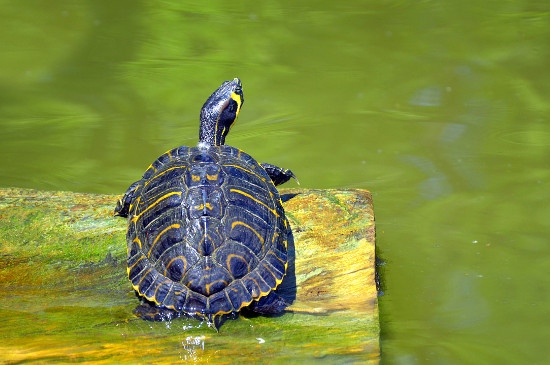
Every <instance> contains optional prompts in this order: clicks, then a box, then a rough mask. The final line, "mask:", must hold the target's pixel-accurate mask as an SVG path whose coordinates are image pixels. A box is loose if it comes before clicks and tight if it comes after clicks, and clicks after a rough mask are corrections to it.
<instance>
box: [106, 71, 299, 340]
mask: <svg viewBox="0 0 550 365" xmlns="http://www.w3.org/2000/svg"><path fill="white" fill-rule="evenodd" d="M243 102H244V94H243V88H242V83H241V81H240V80H239V79H238V78H235V79H233V80H231V81H225V82H224V83H222V85H221V86H220V87H219V88H218V89H217V90H216V91H215V92H214V93H213V94H212V95H211V96H210V97H209V98H208V99H207V100H206V102H205V103H204V105H203V107H202V109H201V112H200V128H199V142H198V144H197V145H196V146H195V147H187V146H180V147H177V148H174V149H171V150H169V151H168V152H166V153H164V154H163V155H161V156H160V157H159V158H158V159H157V160H156V161H154V162H153V163H152V164H151V165H150V166H149V168H148V169H147V170H146V171H145V173H144V174H143V177H142V178H141V179H140V180H138V181H136V182H135V183H133V184H131V185H130V187H129V188H128V190H127V191H126V193H125V194H124V196H123V197H122V198H121V199H120V200H119V201H118V202H117V205H116V208H115V210H114V215H116V216H121V217H126V218H127V222H128V223H127V234H126V240H127V256H128V257H127V273H128V279H129V280H130V282H131V284H132V287H133V289H134V291H135V293H136V295H137V296H138V297H139V298H140V299H141V302H142V304H140V305H138V307H137V308H136V309H135V310H134V313H135V314H136V315H137V316H138V317H141V318H142V319H146V320H152V321H162V320H170V319H172V318H175V317H177V316H181V315H186V316H191V317H196V318H198V319H200V320H203V321H206V322H207V323H208V326H210V327H214V328H215V329H216V330H219V327H220V326H221V324H222V323H223V321H225V319H223V320H222V318H226V317H228V316H231V314H237V313H239V312H240V311H241V310H243V309H244V308H246V309H247V310H251V311H253V312H257V313H261V314H275V313H281V312H282V311H284V309H285V308H286V307H287V306H288V305H289V303H288V302H287V301H286V300H285V299H283V298H282V297H281V296H280V295H278V294H277V292H276V289H277V286H278V285H279V284H280V283H281V282H282V280H283V277H284V276H285V274H286V269H287V264H288V252H287V241H288V236H289V234H291V231H290V226H289V224H288V220H287V219H286V216H285V211H284V208H283V205H282V202H281V198H280V196H279V193H278V191H277V188H276V187H275V186H276V185H280V184H282V183H285V182H287V181H288V180H290V179H291V178H294V179H296V176H295V175H294V173H293V172H292V171H291V170H289V169H284V168H280V167H277V166H275V165H271V164H267V163H258V162H257V161H256V160H255V159H254V158H252V157H251V156H250V155H248V154H247V153H245V152H244V151H242V150H240V149H238V148H235V147H231V146H229V145H226V144H225V138H226V136H227V134H228V132H229V130H230V129H231V127H232V126H233V125H234V124H235V122H236V120H237V117H238V115H239V112H240V110H241V107H242V105H243ZM296 181H298V180H297V179H296Z"/></svg>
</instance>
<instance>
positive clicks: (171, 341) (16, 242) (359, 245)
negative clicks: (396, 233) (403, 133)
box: [0, 188, 379, 364]
mask: <svg viewBox="0 0 550 365" xmlns="http://www.w3.org/2000/svg"><path fill="white" fill-rule="evenodd" d="M281 194H282V199H283V203H284V207H285V210H286V214H287V218H288V220H289V222H290V225H291V227H292V231H293V239H292V240H291V242H289V250H290V253H291V254H292V253H294V260H293V262H291V263H290V264H289V268H288V274H287V278H286V279H285V281H284V282H283V284H282V285H283V287H281V288H280V289H279V290H281V291H282V292H285V293H287V294H288V293H290V295H292V294H293V295H294V298H293V299H294V301H293V304H292V305H291V306H290V307H289V308H288V310H287V312H285V313H284V314H283V315H281V316H277V317H263V316H257V317H253V318H250V317H249V318H245V317H240V318H239V319H238V320H235V321H228V322H226V323H225V324H224V326H223V327H222V331H221V332H220V333H219V334H217V333H215V332H213V331H212V330H211V329H209V328H206V326H205V325H204V324H202V323H201V322H199V321H196V320H194V319H188V318H180V319H176V320H173V321H172V322H170V323H150V322H145V321H142V320H139V319H137V318H136V317H134V316H133V314H132V309H133V307H135V306H136V305H137V304H138V300H137V299H136V298H135V297H134V295H133V293H132V290H131V286H130V284H129V282H128V280H127V278H126V243H125V231H126V227H125V225H126V221H125V220H124V219H120V218H114V217H113V216H112V210H113V207H114V204H115V202H116V200H117V199H118V196H113V195H95V194H82V193H67V192H45V191H36V190H28V189H15V188H10V189H0V316H1V317H2V318H3V321H0V333H1V334H2V338H3V341H2V344H0V353H1V354H2V358H3V360H4V361H7V362H8V363H11V362H21V361H47V360H52V359H53V360H57V361H62V362H67V361H84V360H86V361H104V362H105V361H107V362H108V361H116V362H118V363H135V362H142V363H143V362H157V363H162V362H172V361H176V360H193V361H195V362H199V363H202V362H217V361H219V362H224V361H225V362H227V361H228V359H232V360H231V361H237V360H239V359H240V360H242V361H245V360H246V361H247V362H255V361H257V362H270V361H275V360H276V361H278V362H283V361H289V362H293V363H297V362H298V363H299V362H304V361H310V360H312V359H324V360H326V361H327V362H330V363H332V362H334V363H355V362H358V363H372V364H376V363H378V361H379V322H378V307H377V291H376V285H375V260H374V254H375V225H374V213H373V207H372V200H371V195H370V193H369V192H368V191H365V190H304V189H290V190H282V191H281Z"/></svg>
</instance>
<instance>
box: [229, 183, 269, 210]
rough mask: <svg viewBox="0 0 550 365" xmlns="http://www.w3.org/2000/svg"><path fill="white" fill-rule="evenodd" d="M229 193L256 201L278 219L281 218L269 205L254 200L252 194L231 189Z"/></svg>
mask: <svg viewBox="0 0 550 365" xmlns="http://www.w3.org/2000/svg"><path fill="white" fill-rule="evenodd" d="M229 191H231V192H235V193H239V194H241V195H244V196H246V197H247V198H250V199H252V200H254V201H255V202H257V203H259V204H261V205H263V206H264V207H266V208H267V209H268V210H269V211H270V212H271V213H273V214H274V215H275V216H276V217H279V214H277V212H276V211H275V209H271V208H270V207H269V206H268V205H267V204H265V203H264V202H262V201H259V200H258V199H256V198H254V197H253V196H252V195H250V194H247V193H245V192H244V191H241V190H237V189H229Z"/></svg>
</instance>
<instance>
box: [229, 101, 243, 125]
mask: <svg viewBox="0 0 550 365" xmlns="http://www.w3.org/2000/svg"><path fill="white" fill-rule="evenodd" d="M231 99H233V100H235V102H236V103H237V111H236V112H235V119H233V123H231V125H230V126H229V129H231V128H232V127H233V125H234V124H235V122H236V121H237V118H238V117H239V113H240V112H241V106H242V105H243V99H242V98H241V95H239V94H237V93H231Z"/></svg>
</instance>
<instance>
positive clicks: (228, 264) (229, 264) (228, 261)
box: [225, 253, 250, 274]
mask: <svg viewBox="0 0 550 365" xmlns="http://www.w3.org/2000/svg"><path fill="white" fill-rule="evenodd" d="M234 257H237V258H239V259H241V260H242V261H243V262H244V263H245V264H246V272H247V273H249V272H250V265H248V262H246V260H245V259H244V257H242V256H239V255H235V254H234V253H232V254H230V255H228V256H227V260H226V262H225V264H226V265H227V267H228V268H229V269H230V270H229V271H230V272H231V274H233V271H231V259H232V258H234Z"/></svg>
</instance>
